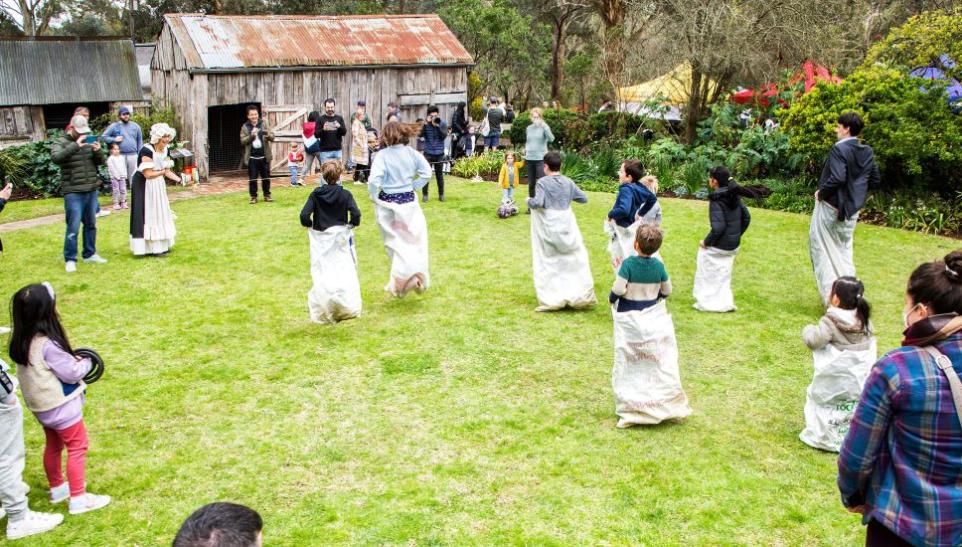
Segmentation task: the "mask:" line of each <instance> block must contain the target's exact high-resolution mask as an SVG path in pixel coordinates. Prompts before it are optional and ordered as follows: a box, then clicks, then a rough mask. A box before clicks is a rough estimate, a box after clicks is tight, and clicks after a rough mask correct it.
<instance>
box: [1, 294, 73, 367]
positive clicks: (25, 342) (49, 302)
mask: <svg viewBox="0 0 962 547" xmlns="http://www.w3.org/2000/svg"><path fill="white" fill-rule="evenodd" d="M10 315H11V316H12V317H13V332H12V333H11V334H10V357H11V358H12V359H13V361H14V362H15V363H17V364H18V365H29V364H30V343H31V342H33V339H34V337H35V336H37V335H43V336H46V337H47V338H49V339H50V341H51V342H53V343H54V344H57V345H58V346H60V349H62V350H64V351H66V352H67V353H70V354H73V348H72V347H70V341H69V340H67V333H66V332H65V331H64V330H63V325H61V324H60V315H59V314H58V313H57V303H56V300H55V299H54V297H52V296H50V292H49V291H48V290H47V287H45V286H44V285H41V284H40V283H34V284H32V285H27V286H26V287H24V288H22V289H20V290H19V291H17V292H16V293H15V294H14V295H13V299H12V300H11V301H10Z"/></svg>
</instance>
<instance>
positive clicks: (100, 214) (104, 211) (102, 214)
mask: <svg viewBox="0 0 962 547" xmlns="http://www.w3.org/2000/svg"><path fill="white" fill-rule="evenodd" d="M109 214H110V210H109V209H101V210H99V211H97V218H100V217H105V216H107V215H109Z"/></svg>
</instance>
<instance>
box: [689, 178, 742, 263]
mask: <svg viewBox="0 0 962 547" xmlns="http://www.w3.org/2000/svg"><path fill="white" fill-rule="evenodd" d="M709 176H710V178H709V182H708V184H709V185H710V186H711V188H712V190H714V191H713V192H712V193H711V194H709V195H708V220H709V222H710V223H711V230H710V231H709V232H708V235H707V236H705V239H703V240H702V241H701V248H702V249H706V248H708V247H715V248H716V249H721V250H723V251H734V250H735V249H737V248H738V247H739V246H740V245H741V242H742V234H744V233H745V231H746V230H748V225H749V224H750V223H751V221H752V218H751V215H750V214H749V213H748V207H746V206H745V204H744V203H742V200H741V196H746V197H749V196H751V195H752V194H751V193H750V192H748V191H747V190H746V189H745V188H742V187H741V186H738V185H737V184H735V183H734V182H733V181H732V180H731V174H730V173H729V172H728V168H727V167H715V168H713V169H712V170H711V171H710V172H709Z"/></svg>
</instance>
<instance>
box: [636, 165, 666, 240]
mask: <svg viewBox="0 0 962 547" xmlns="http://www.w3.org/2000/svg"><path fill="white" fill-rule="evenodd" d="M640 182H641V184H642V185H644V187H645V188H647V189H648V190H650V191H651V193H652V194H654V195H655V204H654V205H652V206H651V208H650V209H648V211H647V212H645V214H643V215H639V217H638V218H639V219H641V222H642V223H643V224H654V225H655V226H658V227H661V203H658V177H656V176H654V175H647V176H644V177H641V181H640Z"/></svg>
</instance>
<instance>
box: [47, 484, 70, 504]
mask: <svg viewBox="0 0 962 547" xmlns="http://www.w3.org/2000/svg"><path fill="white" fill-rule="evenodd" d="M68 498H70V483H69V482H65V483H63V484H61V485H60V486H58V487H56V488H51V489H50V503H51V504H54V503H60V502H62V501H67V499H68Z"/></svg>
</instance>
